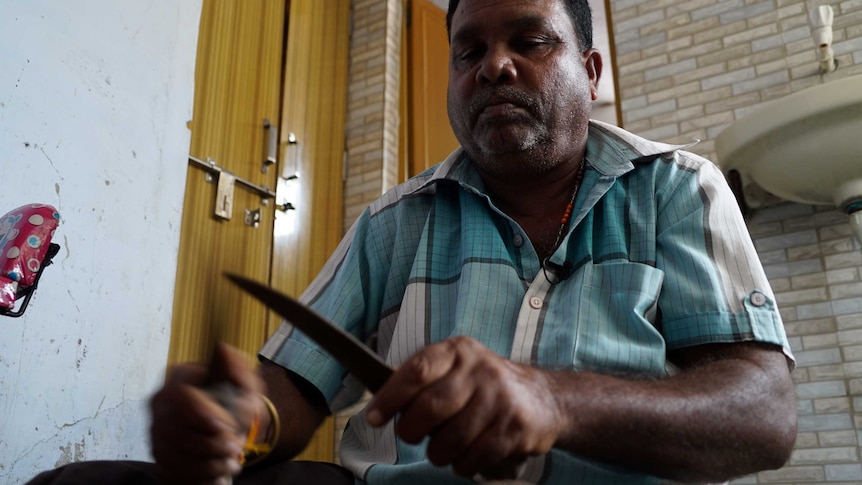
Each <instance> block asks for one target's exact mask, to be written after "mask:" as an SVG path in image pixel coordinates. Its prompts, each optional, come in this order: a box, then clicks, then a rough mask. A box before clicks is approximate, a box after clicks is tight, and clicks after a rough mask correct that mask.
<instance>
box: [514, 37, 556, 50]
mask: <svg viewBox="0 0 862 485" xmlns="http://www.w3.org/2000/svg"><path fill="white" fill-rule="evenodd" d="M548 45H550V44H549V42H548V41H547V40H545V39H522V40H519V41H516V42H515V48H517V49H518V50H519V51H521V52H531V51H536V50H541V49H545V48H546V47H548Z"/></svg>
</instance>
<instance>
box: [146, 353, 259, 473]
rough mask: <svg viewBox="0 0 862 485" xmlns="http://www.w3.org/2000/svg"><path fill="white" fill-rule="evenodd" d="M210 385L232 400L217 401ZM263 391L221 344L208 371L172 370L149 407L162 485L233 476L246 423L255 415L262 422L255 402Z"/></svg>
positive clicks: (254, 375) (197, 367) (253, 374)
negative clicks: (164, 484)
mask: <svg viewBox="0 0 862 485" xmlns="http://www.w3.org/2000/svg"><path fill="white" fill-rule="evenodd" d="M225 383H226V384H227V386H226V385H225ZM214 384H217V386H215V387H218V388H222V389H224V388H230V389H231V394H232V395H231V396H229V397H227V398H226V397H225V396H221V397H220V398H218V399H217V398H216V396H214V395H213V394H212V392H211V390H212V389H213V388H214ZM264 387H265V386H264V383H263V380H262V379H261V378H260V376H259V375H258V374H257V372H256V371H255V370H254V369H253V368H252V367H251V366H250V365H249V364H247V363H246V361H245V360H244V357H243V355H242V354H241V353H240V352H239V351H238V350H236V349H233V348H231V347H229V346H227V345H224V344H219V345H217V346H216V349H215V351H214V355H213V361H212V362H211V363H210V365H209V366H206V365H203V364H193V363H187V364H180V365H176V366H174V367H172V368H171V369H170V371H169V373H168V376H167V379H166V381H165V385H164V387H162V389H161V390H159V391H158V392H157V393H156V394H155V395H154V396H153V398H152V399H151V401H150V409H151V413H152V425H151V428H150V434H151V439H152V452H153V457H154V458H155V460H156V464H157V467H158V469H159V473H160V474H161V475H162V476H163V478H164V480H165V481H166V482H167V483H176V484H180V483H182V484H197V485H203V484H219V483H224V479H225V477H228V476H233V475H237V474H238V473H239V472H240V471H241V469H242V467H241V465H240V461H239V459H240V455H241V453H242V449H243V445H244V443H245V437H246V433H247V430H248V428H249V426H250V424H251V422H252V421H253V420H254V417H255V415H258V416H267V408H266V405H265V404H264V403H263V400H262V398H261V397H260V395H261V393H262V392H263V391H264ZM220 402H223V403H225V402H226V403H227V404H228V407H229V408H231V409H226V408H225V407H223V406H222V405H221V404H220ZM264 425H265V423H264Z"/></svg>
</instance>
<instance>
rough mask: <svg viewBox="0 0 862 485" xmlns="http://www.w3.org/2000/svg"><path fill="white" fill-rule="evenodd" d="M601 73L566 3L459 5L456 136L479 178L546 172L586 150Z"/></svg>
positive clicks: (493, 0) (452, 68) (452, 102)
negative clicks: (483, 173)
mask: <svg viewBox="0 0 862 485" xmlns="http://www.w3.org/2000/svg"><path fill="white" fill-rule="evenodd" d="M600 72H601V59H600V58H599V56H598V54H597V53H596V52H595V51H593V50H589V51H587V52H585V53H582V52H581V50H580V48H579V46H578V41H577V37H576V35H575V31H574V24H573V22H572V20H571V18H570V17H569V15H568V13H567V11H566V7H565V6H564V5H563V3H562V0H461V2H460V4H459V5H458V8H457V10H456V11H455V13H454V15H453V17H452V37H451V47H450V57H449V95H448V108H449V119H450V121H451V123H452V129H453V131H454V132H455V136H456V137H457V138H458V140H459V141H460V142H461V145H462V146H463V147H464V149H465V150H466V151H467V153H469V154H470V155H471V157H472V158H473V159H474V161H475V162H476V164H477V166H478V167H479V168H480V169H482V170H485V171H488V172H490V173H494V174H498V175H504V174H513V175H514V174H521V175H523V174H526V173H542V172H546V171H547V170H549V169H551V168H553V167H555V166H557V165H559V163H561V162H563V161H566V160H567V159H568V158H571V157H574V156H576V155H577V154H578V153H580V150H582V149H583V146H584V145H583V144H584V143H585V141H586V133H587V121H588V120H589V114H590V109H591V105H592V100H594V99H595V98H596V85H597V83H598V78H599V74H600ZM524 169H527V170H528V172H524Z"/></svg>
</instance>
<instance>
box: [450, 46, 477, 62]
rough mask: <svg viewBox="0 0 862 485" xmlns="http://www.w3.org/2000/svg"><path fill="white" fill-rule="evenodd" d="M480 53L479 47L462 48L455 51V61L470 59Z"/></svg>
mask: <svg viewBox="0 0 862 485" xmlns="http://www.w3.org/2000/svg"><path fill="white" fill-rule="evenodd" d="M481 55H482V52H481V50H480V49H475V48H470V49H462V50H459V51H458V52H456V53H455V60H456V61H466V60H470V59H475V58H476V57H479V56H481Z"/></svg>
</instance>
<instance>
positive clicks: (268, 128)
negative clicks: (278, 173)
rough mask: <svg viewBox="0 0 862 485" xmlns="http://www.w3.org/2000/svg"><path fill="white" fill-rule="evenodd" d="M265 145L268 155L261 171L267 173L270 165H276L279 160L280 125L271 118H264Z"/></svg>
mask: <svg viewBox="0 0 862 485" xmlns="http://www.w3.org/2000/svg"><path fill="white" fill-rule="evenodd" d="M263 129H264V132H265V133H264V136H265V137H266V139H265V140H264V145H265V146H266V157H265V158H264V159H263V165H261V167H260V171H261V172H263V173H267V172H268V171H269V166H270V165H275V164H276V163H277V162H278V126H276V125H274V124H272V123H270V122H269V118H264V119H263Z"/></svg>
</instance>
